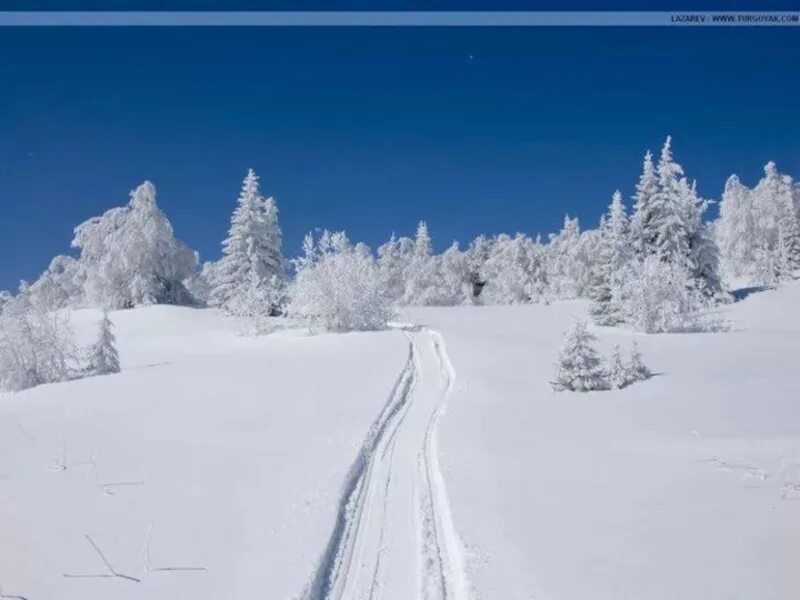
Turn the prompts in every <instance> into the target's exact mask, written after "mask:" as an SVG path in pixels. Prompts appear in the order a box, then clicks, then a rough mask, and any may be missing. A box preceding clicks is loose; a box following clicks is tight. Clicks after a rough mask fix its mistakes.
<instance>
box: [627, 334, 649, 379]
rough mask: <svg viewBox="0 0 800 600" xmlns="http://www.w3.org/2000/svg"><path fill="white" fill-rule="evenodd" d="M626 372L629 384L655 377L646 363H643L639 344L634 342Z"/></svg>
mask: <svg viewBox="0 0 800 600" xmlns="http://www.w3.org/2000/svg"><path fill="white" fill-rule="evenodd" d="M626 370H627V379H628V383H633V382H634V381H644V380H645V379H650V378H651V377H652V376H653V373H652V372H651V371H650V369H648V368H647V367H646V366H645V364H644V361H642V353H641V352H639V344H637V343H636V342H633V347H632V348H631V354H630V356H629V358H628V364H627V365H626Z"/></svg>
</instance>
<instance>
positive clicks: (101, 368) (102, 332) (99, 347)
mask: <svg viewBox="0 0 800 600" xmlns="http://www.w3.org/2000/svg"><path fill="white" fill-rule="evenodd" d="M113 326H114V324H113V323H112V322H111V319H110V318H109V317H108V311H103V318H102V319H101V320H100V327H99V333H98V336H97V341H96V342H95V343H94V345H92V347H91V349H90V355H89V368H88V370H89V372H90V373H91V374H92V375H109V374H111V373H119V371H120V367H119V354H118V353H117V347H116V338H115V337H114V334H113V333H112V331H111V328H112V327H113Z"/></svg>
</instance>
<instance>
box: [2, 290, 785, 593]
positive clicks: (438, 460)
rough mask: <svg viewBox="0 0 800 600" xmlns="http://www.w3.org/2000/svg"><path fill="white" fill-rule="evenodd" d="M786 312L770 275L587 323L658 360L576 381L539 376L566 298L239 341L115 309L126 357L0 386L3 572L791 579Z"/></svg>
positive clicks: (429, 586)
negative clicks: (611, 378)
mask: <svg viewBox="0 0 800 600" xmlns="http://www.w3.org/2000/svg"><path fill="white" fill-rule="evenodd" d="M798 306H800V285H797V284H789V285H786V286H784V287H783V288H781V289H779V290H777V291H765V292H760V293H755V294H752V295H751V296H749V297H748V298H747V299H745V300H743V301H742V302H740V303H737V304H735V305H732V306H730V307H726V308H725V309H723V310H724V312H725V313H726V316H727V318H729V319H730V321H731V322H732V325H733V328H732V331H730V332H726V333H708V334H662V335H642V334H634V333H630V332H627V331H625V330H621V329H615V328H594V332H595V334H596V335H598V337H599V339H600V345H601V347H602V350H603V351H605V352H607V351H608V350H609V349H610V347H611V345H612V344H615V343H619V344H621V345H622V346H623V347H624V348H625V347H627V346H628V345H629V344H630V343H631V342H632V340H634V339H635V340H636V341H638V343H639V346H640V348H641V350H642V353H643V355H644V358H645V361H646V362H647V364H648V365H649V366H650V367H651V368H652V369H653V370H654V371H655V372H656V373H657V376H656V377H654V378H653V379H651V380H649V381H646V382H640V383H637V384H635V385H633V386H631V387H629V388H626V389H623V390H620V391H605V392H590V393H586V394H578V393H569V392H561V393H556V392H553V391H552V390H551V389H550V387H549V385H548V380H549V378H550V376H551V374H552V367H553V362H554V360H555V357H556V353H557V348H558V345H559V344H560V342H561V339H562V336H563V332H564V331H565V330H566V329H567V328H568V327H569V326H570V325H571V323H572V322H573V320H574V318H575V316H585V314H586V311H587V304H586V303H585V302H581V301H576V302H560V303H554V304H552V305H549V306H546V305H534V306H503V307H448V308H410V309H407V310H406V311H405V313H406V314H405V315H404V316H403V320H404V321H408V322H411V323H414V324H417V325H421V326H426V327H427V328H418V329H413V330H406V331H385V332H377V333H358V334H340V335H321V336H306V335H303V334H301V333H294V332H290V331H287V332H281V333H277V334H273V335H268V336H262V337H258V338H247V337H241V336H239V335H237V333H236V328H235V326H234V325H233V324H231V323H230V322H229V321H227V320H225V319H224V318H223V317H222V316H221V315H220V314H219V313H218V312H216V311H214V310H207V309H206V310H196V309H186V308H176V307H163V306H155V307H149V308H140V309H134V310H128V311H118V312H114V313H112V319H113V320H114V323H115V325H116V330H115V333H116V335H117V340H118V348H119V352H120V357H121V361H122V373H120V374H118V375H111V376H104V377H94V378H88V379H83V380H78V381H73V382H68V383H59V384H52V385H45V386H40V387H37V388H33V389H30V390H27V391H24V392H21V393H18V394H14V395H6V396H2V397H0V586H2V593H4V594H6V595H18V596H23V597H25V598H27V599H28V600H36V599H58V600H77V599H85V598H114V599H115V600H116V599H121V600H124V599H126V598H148V600H167V599H169V600H174V599H179V598H187V599H188V598H192V599H209V600H211V599H214V600H217V599H220V598H226V599H227V598H231V599H242V600H249V599H251V598H252V599H256V598H259V599H263V598H269V599H272V598H276V599H279V600H283V599H288V598H293V597H298V596H299V595H301V594H302V593H303V592H304V591H305V592H306V594H307V596H308V597H310V598H312V599H314V600H316V599H317V598H321V597H323V596H324V595H325V594H324V592H325V591H326V590H329V591H330V592H331V594H330V597H332V598H347V599H351V598H352V599H356V598H368V597H375V598H386V599H395V598H396V599H401V600H409V599H410V598H426V599H428V598H432V599H440V598H444V597H447V598H457V599H459V600H463V599H466V598H472V599H474V600H478V599H482V600H492V599H501V598H502V599H503V600H507V599H517V598H518V599H529V598H536V599H537V600H538V599H541V598H553V599H559V600H560V599H565V600H573V599H574V600H578V599H581V600H583V599H586V598H592V599H620V598H637V599H639V598H647V599H667V598H681V599H698V600H699V599H703V600H708V599H716V598H720V599H721V598H759V599H760V600H765V599H781V600H790V599H794V598H797V597H798V596H799V595H800V574H799V573H798V570H797V568H796V557H797V556H798V555H800V502H798V500H800V418H799V417H800V404H798V401H797V398H800V377H798V376H797V372H796V368H797V356H798V350H800V312H798V311H797V307H798ZM98 318H99V313H98V312H96V311H77V312H76V313H75V314H74V315H73V318H72V321H73V325H74V326H75V328H76V330H77V331H78V333H79V335H81V336H82V337H83V338H84V339H91V337H92V335H93V334H94V328H95V325H96V321H97V320H98ZM440 411H444V412H440ZM87 536H88V537H87ZM94 546H96V548H95V547H94ZM104 561H107V562H108V565H106V564H104ZM114 573H117V574H118V575H121V576H114ZM86 575H89V576H90V577H85V576H86ZM123 576H124V577H123ZM136 580H138V581H136ZM421 590H424V593H423V592H422V591H421Z"/></svg>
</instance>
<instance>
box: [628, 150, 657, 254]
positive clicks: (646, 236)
mask: <svg viewBox="0 0 800 600" xmlns="http://www.w3.org/2000/svg"><path fill="white" fill-rule="evenodd" d="M657 193H658V176H657V175H656V169H655V166H654V165H653V155H652V154H651V153H650V151H649V150H648V151H647V153H646V154H645V155H644V165H643V168H642V174H641V176H640V177H639V183H637V184H636V195H635V196H634V199H635V204H634V207H633V216H632V217H631V223H630V228H631V243H632V247H633V249H634V250H635V251H636V252H637V253H639V254H642V255H647V254H653V253H655V251H656V239H657V237H658V236H657V227H656V221H655V213H654V200H655V196H656V194H657Z"/></svg>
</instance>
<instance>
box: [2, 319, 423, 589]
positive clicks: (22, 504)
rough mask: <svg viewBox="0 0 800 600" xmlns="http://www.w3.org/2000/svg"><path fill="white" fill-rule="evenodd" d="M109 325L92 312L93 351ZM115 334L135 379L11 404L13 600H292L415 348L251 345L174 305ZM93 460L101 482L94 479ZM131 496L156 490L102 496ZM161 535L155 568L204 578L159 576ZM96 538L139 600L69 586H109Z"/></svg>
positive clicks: (344, 341)
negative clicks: (18, 598)
mask: <svg viewBox="0 0 800 600" xmlns="http://www.w3.org/2000/svg"><path fill="white" fill-rule="evenodd" d="M99 318H100V313H99V311H79V312H78V313H76V314H75V315H74V318H73V325H74V326H75V328H76V329H77V330H78V331H79V332H85V336H86V338H87V339H93V338H94V336H95V335H96V323H97V320H99ZM111 318H112V320H113V321H114V324H115V333H116V336H117V341H118V348H119V351H120V357H121V362H122V373H121V374H118V375H111V376H106V377H94V378H88V379H83V380H79V381H74V382H69V383H64V384H54V385H47V386H40V387H37V388H33V389H30V390H27V391H25V392H22V393H19V394H16V395H7V396H3V397H0V475H2V476H3V477H2V478H0V586H3V587H2V589H3V593H5V594H19V595H23V596H25V597H26V598H29V599H37V598H58V599H59V600H70V599H85V598H91V597H94V598H114V599H115V600H117V599H118V600H124V599H126V598H148V599H151V600H160V599H176V598H196V599H202V598H209V599H211V598H216V599H218V598H259V597H261V598H263V597H265V594H266V597H270V598H290V597H292V596H293V595H294V594H296V593H297V592H299V590H300V589H301V588H302V586H303V585H304V583H305V581H306V580H307V579H308V578H309V577H310V575H311V573H312V571H313V570H314V568H315V566H316V562H317V560H318V559H319V554H320V552H321V549H322V548H323V547H324V545H325V543H326V541H327V537H328V536H329V535H330V528H331V525H332V523H333V521H334V518H335V510H336V501H337V499H338V495H339V493H340V486H341V482H342V481H343V480H344V477H345V474H346V472H347V470H348V468H349V467H350V463H351V462H352V461H353V459H354V456H355V454H356V451H357V448H358V446H359V445H360V444H361V442H362V440H363V437H364V432H365V431H366V429H367V428H368V426H369V424H370V423H371V422H372V420H373V419H374V417H375V414H376V413H377V412H378V410H379V409H380V407H381V406H382V405H383V403H384V402H385V401H386V398H387V396H388V395H389V393H390V391H391V389H392V384H393V382H394V380H395V379H396V377H397V372H398V365H402V364H403V362H404V360H405V358H406V353H407V342H406V338H405V336H404V335H403V334H402V333H400V332H385V333H362V334H358V335H324V336H315V337H304V336H300V335H289V334H284V335H275V336H265V337H261V338H255V339H254V338H242V337H239V336H237V334H236V327H235V326H233V325H232V324H229V323H228V322H227V321H225V320H224V319H223V318H222V317H221V316H220V315H219V313H217V312H216V311H214V310H193V309H186V308H176V307H164V306H156V307H150V308H143V309H135V310H130V311H118V312H113V313H111ZM62 439H63V443H64V446H65V448H66V460H65V461H64V460H63V459H62V456H61V455H62ZM91 457H94V459H95V462H96V465H97V468H96V471H94V470H93V469H92V468H91V467H90V466H89V465H86V464H80V463H85V461H86V460H88V459H90V458H91ZM58 462H66V463H67V464H68V465H69V466H68V468H67V469H66V470H57V467H55V463H58ZM123 482H130V483H135V482H144V483H143V484H141V485H127V486H110V487H107V488H103V487H97V485H98V484H107V483H123ZM150 525H152V534H151V539H150V563H151V567H153V568H159V567H162V568H163V567H204V568H205V569H206V571H172V572H170V571H152V572H143V569H144V554H143V552H144V548H145V540H146V537H147V531H148V527H149V526H150ZM87 534H88V535H90V536H91V538H92V539H93V540H94V541H95V542H96V543H97V544H98V546H99V547H100V548H101V550H102V552H103V553H104V554H105V556H106V557H107V558H108V560H109V561H110V563H111V564H112V565H113V566H114V568H115V570H117V571H118V572H120V573H123V574H126V575H130V576H134V577H137V578H140V579H141V583H139V584H136V583H134V582H131V581H126V580H122V579H119V578H116V579H110V578H102V579H101V578H88V579H72V578H64V577H63V576H62V575H63V574H98V573H103V572H105V570H104V567H103V564H102V561H101V559H100V558H99V556H98V555H97V554H96V553H95V552H94V550H93V549H92V547H91V545H90V544H89V543H88V541H87V540H86V539H85V537H84V536H85V535H87Z"/></svg>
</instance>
